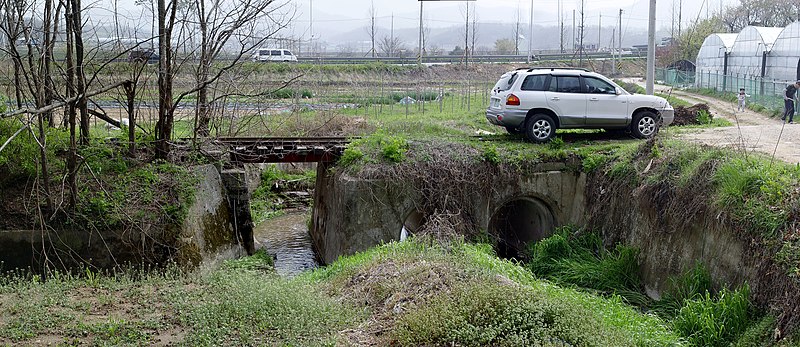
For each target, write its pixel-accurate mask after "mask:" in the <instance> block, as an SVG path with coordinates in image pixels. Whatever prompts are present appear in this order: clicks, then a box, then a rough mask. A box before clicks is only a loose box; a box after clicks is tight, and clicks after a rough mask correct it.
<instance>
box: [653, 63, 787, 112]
mask: <svg viewBox="0 0 800 347" xmlns="http://www.w3.org/2000/svg"><path fill="white" fill-rule="evenodd" d="M656 79H657V80H658V81H660V83H663V84H666V85H670V86H675V87H681V88H691V89H698V90H700V91H702V92H705V93H706V94H717V95H718V96H723V97H734V96H735V94H737V93H739V90H740V89H744V91H745V93H747V94H748V95H749V97H748V98H747V102H748V104H756V105H760V106H761V107H763V108H765V109H768V110H780V109H782V108H783V107H784V104H783V92H784V90H785V89H786V86H788V85H789V84H790V83H792V82H790V81H779V80H773V79H768V78H762V77H754V76H751V75H744V74H728V75H725V74H720V73H714V72H711V71H698V72H696V73H694V74H691V73H685V72H680V71H676V70H669V69H659V70H658V71H657V73H656Z"/></svg>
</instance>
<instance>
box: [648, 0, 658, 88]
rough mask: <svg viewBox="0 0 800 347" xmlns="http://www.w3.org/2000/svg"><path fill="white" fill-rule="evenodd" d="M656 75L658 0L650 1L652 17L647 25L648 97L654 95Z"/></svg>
mask: <svg viewBox="0 0 800 347" xmlns="http://www.w3.org/2000/svg"><path fill="white" fill-rule="evenodd" d="M655 75H656V0H650V16H649V17H648V25H647V84H646V88H645V91H646V93H647V95H653V83H654V79H655Z"/></svg>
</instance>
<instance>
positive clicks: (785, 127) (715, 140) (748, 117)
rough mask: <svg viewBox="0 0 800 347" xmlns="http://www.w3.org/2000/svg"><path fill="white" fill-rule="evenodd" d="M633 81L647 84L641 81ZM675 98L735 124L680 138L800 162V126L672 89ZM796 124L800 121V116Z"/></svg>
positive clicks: (659, 89) (661, 89) (662, 88)
mask: <svg viewBox="0 0 800 347" xmlns="http://www.w3.org/2000/svg"><path fill="white" fill-rule="evenodd" d="M629 81H630V82H634V83H637V84H641V85H644V82H643V81H642V80H641V79H630V80H629ZM670 88H671V87H669V86H663V85H656V86H655V90H656V92H659V93H664V94H668V93H669V91H670ZM672 95H673V96H676V97H678V98H681V99H684V100H686V101H689V102H691V103H701V102H703V103H706V104H708V106H709V108H710V110H711V113H712V114H713V116H714V117H721V118H724V119H727V120H729V121H731V122H732V123H733V124H734V126H732V127H724V128H709V129H698V130H693V131H686V132H681V133H679V134H678V135H677V136H678V138H681V139H684V140H688V141H691V142H694V143H699V144H705V145H710V146H718V147H731V148H736V149H740V150H741V149H746V150H747V151H748V152H752V151H755V152H760V153H764V154H766V155H768V156H772V155H773V153H774V154H775V158H778V159H781V160H783V161H786V162H789V163H800V124H784V123H783V122H782V121H780V119H771V118H769V117H767V116H765V115H762V114H760V113H757V112H753V111H750V110H745V111H742V112H737V111H736V104H734V103H730V102H727V101H721V100H718V99H715V98H712V97H708V96H704V95H698V94H694V93H689V92H686V91H681V90H677V89H675V90H672ZM795 118H797V119H796V121H797V122H800V117H795Z"/></svg>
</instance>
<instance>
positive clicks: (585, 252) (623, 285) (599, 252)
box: [526, 228, 775, 346]
mask: <svg viewBox="0 0 800 347" xmlns="http://www.w3.org/2000/svg"><path fill="white" fill-rule="evenodd" d="M637 256H638V252H637V250H636V249H634V248H631V247H626V246H622V245H617V246H616V247H615V248H613V249H610V250H606V249H604V248H603V241H602V239H601V238H600V237H599V235H598V234H596V233H592V232H586V231H583V230H573V229H571V228H562V229H560V230H558V231H557V232H556V234H555V235H553V236H551V237H549V238H547V239H544V240H542V241H541V242H539V243H537V244H535V245H532V246H531V247H530V250H529V258H530V259H529V262H528V263H527V265H526V267H528V268H529V269H531V271H532V272H533V273H534V274H536V275H537V276H542V277H544V278H548V279H550V280H551V281H553V282H555V283H558V284H560V285H566V286H568V285H575V286H578V287H580V288H584V289H586V290H589V291H597V292H599V293H603V294H605V295H619V296H620V297H621V298H622V299H623V300H624V301H625V302H627V303H630V304H632V305H635V306H638V307H640V308H641V309H643V310H644V311H645V312H649V313H653V314H656V315H658V316H659V317H661V318H663V319H664V320H665V321H666V322H667V323H668V325H669V327H670V328H671V329H672V330H673V331H674V332H675V333H676V334H678V335H679V336H681V337H683V338H684V339H686V340H687V341H688V342H689V344H690V345H693V346H729V345H735V346H750V345H753V343H759V342H761V341H759V340H753V335H758V336H759V337H763V336H764V334H765V333H768V332H769V331H771V330H772V329H774V320H775V319H774V317H773V316H769V315H764V314H763V312H760V311H759V310H757V309H756V308H755V307H754V306H753V305H752V304H751V302H750V298H749V295H750V291H749V287H748V286H747V285H744V286H742V287H740V288H737V289H735V290H731V289H728V288H721V289H715V288H713V286H712V280H711V277H710V275H709V274H708V272H707V271H706V270H705V269H704V268H702V266H700V265H698V266H697V267H696V268H694V269H691V270H689V271H687V272H686V273H685V274H683V275H681V276H678V277H676V278H673V279H672V280H671V283H672V285H671V286H670V288H669V290H668V291H667V292H665V293H663V295H662V298H661V299H660V300H652V299H650V298H649V297H647V296H646V295H645V294H644V293H643V289H642V288H643V286H642V284H641V280H640V278H639V264H638V261H637ZM762 317H763V319H762ZM762 320H768V321H771V322H773V326H766V327H764V326H763V324H762V323H761V322H762ZM762 341H763V340H762Z"/></svg>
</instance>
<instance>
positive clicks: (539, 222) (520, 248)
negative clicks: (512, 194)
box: [489, 197, 555, 258]
mask: <svg viewBox="0 0 800 347" xmlns="http://www.w3.org/2000/svg"><path fill="white" fill-rule="evenodd" d="M554 229H555V218H554V217H553V212H552V211H551V210H550V208H549V207H548V206H547V205H546V204H545V203H544V202H542V201H541V200H539V199H535V198H528V197H524V198H518V199H514V200H511V201H509V202H507V203H505V204H503V206H501V207H500V208H499V209H497V211H496V212H495V213H494V215H492V219H491V220H489V233H490V234H491V235H492V236H494V237H496V238H497V242H496V243H495V244H496V248H497V255H498V256H500V257H503V258H519V257H521V256H522V255H523V253H524V252H525V249H526V248H527V246H528V245H529V244H530V243H532V242H538V241H540V240H542V239H544V238H546V237H548V236H550V235H552V234H553V230H554Z"/></svg>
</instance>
